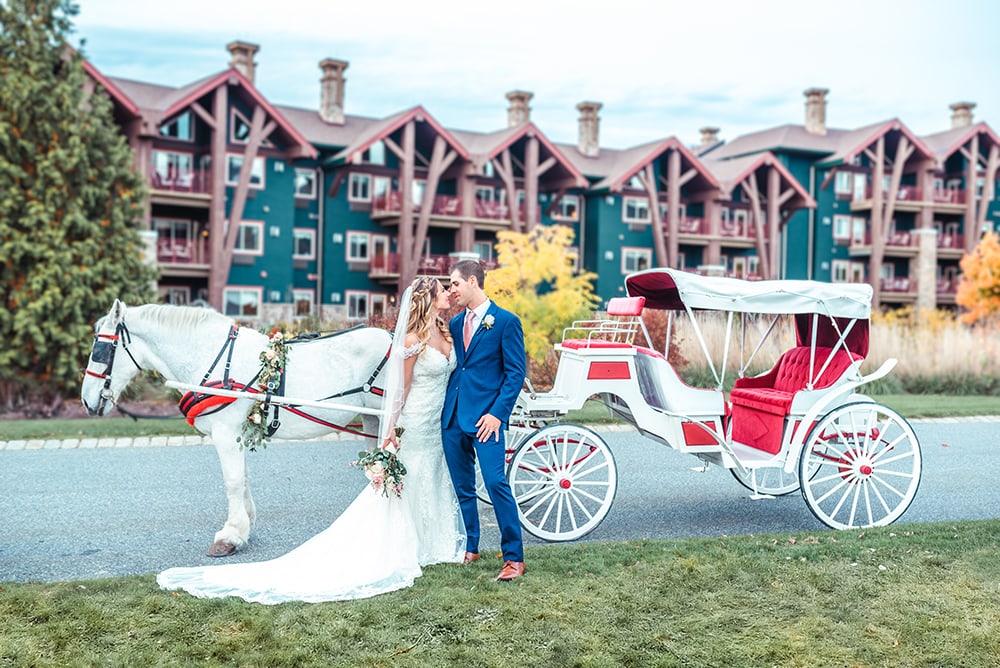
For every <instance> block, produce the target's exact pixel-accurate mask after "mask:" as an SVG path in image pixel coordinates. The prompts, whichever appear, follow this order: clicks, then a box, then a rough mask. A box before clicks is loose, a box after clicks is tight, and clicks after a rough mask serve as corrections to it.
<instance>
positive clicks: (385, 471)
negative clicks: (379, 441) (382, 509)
mask: <svg viewBox="0 0 1000 668" xmlns="http://www.w3.org/2000/svg"><path fill="white" fill-rule="evenodd" d="M402 434H403V428H402V427H396V438H399V437H400V436H402ZM351 466H360V467H362V468H363V469H364V472H365V477H366V478H368V479H369V480H370V481H371V484H372V487H373V488H374V489H375V491H376V492H381V493H382V496H385V497H388V496H389V492H392V493H393V494H395V495H396V498H400V497H402V496H403V478H404V477H405V476H406V466H404V465H403V462H401V461H400V460H399V457H397V456H396V449H395V448H392V447H389V448H385V449H384V450H383V449H380V448H376V449H374V450H362V451H361V452H359V453H358V458H357V459H356V460H355V461H353V462H351Z"/></svg>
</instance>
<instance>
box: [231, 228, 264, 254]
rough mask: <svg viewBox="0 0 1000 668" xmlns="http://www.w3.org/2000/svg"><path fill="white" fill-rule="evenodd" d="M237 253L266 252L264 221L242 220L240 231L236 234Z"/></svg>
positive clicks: (235, 249) (235, 250)
mask: <svg viewBox="0 0 1000 668" xmlns="http://www.w3.org/2000/svg"><path fill="white" fill-rule="evenodd" d="M233 251H234V252H236V253H244V254H246V255H263V254H264V223H263V222H262V221H257V220H253V221H246V220H244V221H241V222H240V231H239V232H237V234H236V247H235V248H234V249H233Z"/></svg>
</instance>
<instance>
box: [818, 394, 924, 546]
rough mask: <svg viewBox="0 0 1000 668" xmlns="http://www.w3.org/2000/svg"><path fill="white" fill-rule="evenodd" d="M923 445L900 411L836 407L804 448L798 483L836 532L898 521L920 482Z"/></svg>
mask: <svg viewBox="0 0 1000 668" xmlns="http://www.w3.org/2000/svg"><path fill="white" fill-rule="evenodd" d="M920 470H921V457H920V444H919V443H918V442H917V437H916V434H914V433H913V429H912V428H911V427H910V425H909V423H907V421H906V420H905V419H903V417H902V416H901V415H899V413H897V412H896V411H894V410H892V409H891V408H888V407H886V406H882V405H880V404H873V403H854V404H848V405H846V406H841V407H839V408H836V409H834V410H832V411H830V412H829V413H827V414H826V415H825V416H823V419H822V420H820V421H819V422H818V423H817V424H816V426H815V427H813V429H812V431H810V432H809V436H808V437H807V438H806V442H805V444H804V445H803V446H802V456H801V457H800V458H799V480H800V481H802V496H803V498H804V499H805V501H806V505H808V506H809V510H811V511H812V513H813V515H815V516H816V517H817V519H819V521H820V522H823V523H824V524H826V525H827V526H829V527H833V528H834V529H852V528H856V527H874V526H885V525H886V524H891V523H892V522H894V521H896V520H897V519H899V517H900V515H902V514H903V513H904V512H906V509H907V508H909V507H910V503H911V502H912V501H913V497H914V496H916V493H917V486H918V485H919V484H920Z"/></svg>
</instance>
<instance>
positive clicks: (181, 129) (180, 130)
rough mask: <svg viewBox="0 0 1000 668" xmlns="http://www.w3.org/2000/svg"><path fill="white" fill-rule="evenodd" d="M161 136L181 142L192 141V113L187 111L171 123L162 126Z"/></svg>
mask: <svg viewBox="0 0 1000 668" xmlns="http://www.w3.org/2000/svg"><path fill="white" fill-rule="evenodd" d="M160 136H161V137H170V138H171V139H179V140H181V141H191V138H192V133H191V112H190V111H185V112H184V113H182V114H180V115H178V116H177V117H176V118H174V119H173V120H172V121H170V122H169V123H164V124H163V125H161V126H160Z"/></svg>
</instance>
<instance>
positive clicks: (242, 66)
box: [226, 40, 260, 83]
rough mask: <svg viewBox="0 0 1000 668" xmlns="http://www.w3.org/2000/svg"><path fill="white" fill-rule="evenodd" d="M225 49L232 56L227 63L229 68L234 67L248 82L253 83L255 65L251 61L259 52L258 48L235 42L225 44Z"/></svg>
mask: <svg viewBox="0 0 1000 668" xmlns="http://www.w3.org/2000/svg"><path fill="white" fill-rule="evenodd" d="M226 48H227V49H228V50H229V53H230V54H232V56H233V58H232V60H230V61H229V66H230V67H235V68H236V69H237V70H239V72H240V74H242V75H243V76H245V77H246V78H247V79H249V80H250V83H253V77H254V71H255V70H256V68H257V63H255V62H254V61H253V57H254V55H256V53H257V51H259V50H260V46H258V45H257V44H251V43H250V42H241V41H239V40H236V41H235V42H230V43H229V44H226Z"/></svg>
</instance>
